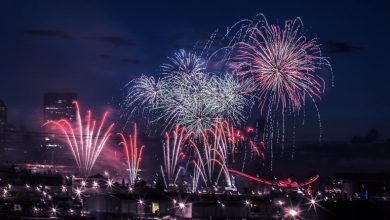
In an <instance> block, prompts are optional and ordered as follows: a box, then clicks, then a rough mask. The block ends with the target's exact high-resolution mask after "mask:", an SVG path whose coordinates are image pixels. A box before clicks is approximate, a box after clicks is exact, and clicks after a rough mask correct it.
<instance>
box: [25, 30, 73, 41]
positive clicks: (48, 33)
mask: <svg viewBox="0 0 390 220" xmlns="http://www.w3.org/2000/svg"><path fill="white" fill-rule="evenodd" d="M23 34H25V35H30V36H37V37H54V38H62V39H72V36H71V35H70V34H69V33H67V32H64V31H58V30H50V29H30V30H25V31H23Z"/></svg>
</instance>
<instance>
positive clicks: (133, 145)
mask: <svg viewBox="0 0 390 220" xmlns="http://www.w3.org/2000/svg"><path fill="white" fill-rule="evenodd" d="M119 135H120V137H121V139H122V141H121V142H120V143H119V144H120V145H123V147H124V148H125V152H126V159H127V166H128V170H129V179H130V185H134V183H135V181H136V179H137V174H138V171H139V167H140V163H141V159H142V152H143V149H144V147H145V145H142V146H138V140H137V139H138V132H137V125H136V124H134V130H133V134H130V135H129V141H128V142H127V141H126V138H125V136H124V135H123V134H122V133H119Z"/></svg>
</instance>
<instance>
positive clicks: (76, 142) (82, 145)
mask: <svg viewBox="0 0 390 220" xmlns="http://www.w3.org/2000/svg"><path fill="white" fill-rule="evenodd" d="M72 103H73V105H74V106H75V109H76V115H77V121H76V123H72V122H70V121H68V120H66V119H60V120H57V121H48V122H46V123H45V124H44V125H43V126H46V125H54V126H55V127H57V128H59V129H60V131H61V132H62V133H63V134H64V135H65V139H66V141H67V143H68V145H69V148H70V150H71V151H72V154H73V157H74V159H75V161H76V164H77V166H78V168H79V171H80V172H81V173H82V175H84V176H85V177H87V176H88V175H89V173H90V172H91V170H92V168H93V166H94V164H95V162H96V160H97V158H98V157H99V155H100V153H101V151H102V150H103V148H104V146H105V144H106V142H107V140H108V139H109V138H110V136H111V130H112V129H113V127H114V124H111V125H109V126H108V127H107V128H106V130H105V131H104V129H103V127H104V125H105V123H106V119H107V116H108V112H105V113H104V115H103V117H102V120H101V122H100V125H99V127H98V129H97V130H96V124H97V123H96V121H95V120H92V112H91V111H87V116H86V121H85V122H86V126H85V127H84V126H83V120H82V117H81V115H80V109H79V104H78V102H77V101H73V102H72ZM102 133H103V134H102Z"/></svg>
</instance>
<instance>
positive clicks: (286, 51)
mask: <svg viewBox="0 0 390 220" xmlns="http://www.w3.org/2000/svg"><path fill="white" fill-rule="evenodd" d="M302 27H303V25H302V22H301V20H300V19H295V20H294V21H286V22H285V25H284V27H280V26H278V25H268V23H267V22H265V23H264V24H262V25H260V26H257V25H256V26H254V27H250V28H249V29H248V30H247V33H248V39H247V40H243V41H241V42H239V43H237V44H236V45H235V46H236V49H237V50H236V53H235V55H233V57H232V61H233V62H232V63H231V67H232V68H233V69H234V70H235V71H236V73H237V74H238V75H239V76H243V77H250V78H253V79H254V83H253V85H252V86H253V89H255V90H256V91H257V92H258V99H259V105H260V109H261V111H263V109H264V107H265V106H267V105H268V104H269V105H271V106H276V108H278V107H281V108H282V109H283V110H284V109H286V107H287V106H289V105H291V108H292V110H293V111H299V110H300V109H301V107H302V106H303V105H304V102H305V97H306V96H309V97H310V98H311V99H314V98H320V97H321V94H322V93H323V92H324V88H325V83H324V80H323V79H322V77H320V76H319V75H318V74H316V71H317V70H319V69H320V68H321V66H322V65H323V64H327V65H328V64H329V63H328V61H327V59H326V58H325V57H322V55H321V50H320V48H319V45H318V44H317V42H316V39H311V40H308V39H307V38H306V37H305V36H304V35H303V31H302Z"/></svg>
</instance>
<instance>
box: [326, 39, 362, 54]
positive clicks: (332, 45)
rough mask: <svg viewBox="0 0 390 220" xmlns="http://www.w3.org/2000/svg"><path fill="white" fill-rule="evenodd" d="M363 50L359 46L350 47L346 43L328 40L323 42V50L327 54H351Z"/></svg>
mask: <svg viewBox="0 0 390 220" xmlns="http://www.w3.org/2000/svg"><path fill="white" fill-rule="evenodd" d="M361 49H363V48H362V47H360V46H355V45H351V44H349V43H346V42H341V41H333V40H329V41H326V42H325V50H326V52H328V53H352V52H355V51H357V50H361Z"/></svg>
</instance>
